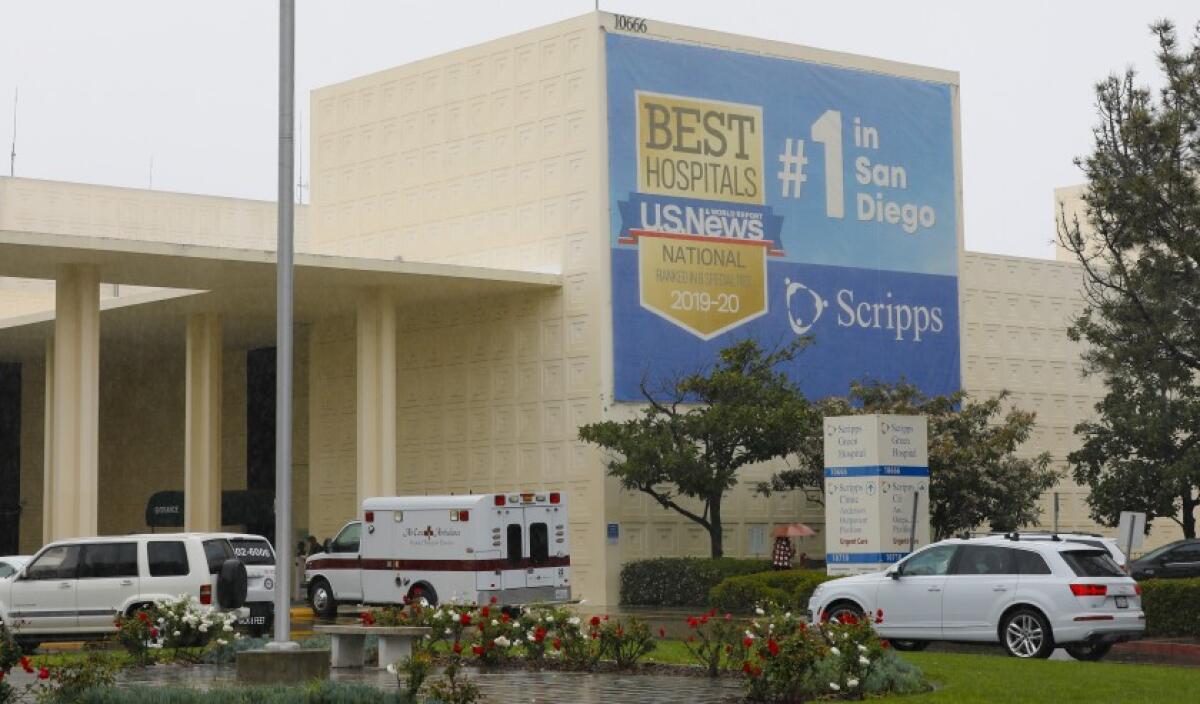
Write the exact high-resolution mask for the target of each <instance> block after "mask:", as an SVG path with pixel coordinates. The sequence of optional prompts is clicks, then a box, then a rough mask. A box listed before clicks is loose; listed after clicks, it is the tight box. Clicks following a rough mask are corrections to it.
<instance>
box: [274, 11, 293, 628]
mask: <svg viewBox="0 0 1200 704" xmlns="http://www.w3.org/2000/svg"><path fill="white" fill-rule="evenodd" d="M295 60H296V3H295V0H279V200H278V206H279V244H278V248H277V252H276V262H277V263H276V274H275V296H276V324H275V380H276V381H275V640H274V641H273V642H272V643H271V645H272V646H274V647H275V648H279V649H285V648H294V647H299V646H298V645H297V644H295V643H293V642H291V637H292V585H291V582H292V552H293V550H294V549H295V545H293V544H292V537H293V536H292V214H293V208H294V205H293V202H292V197H293V194H292V189H293V184H294V183H295V182H294V180H293V172H294V171H295V165H294V164H293V162H292V160H293V158H294V151H293V150H294V146H293V142H294V138H293V134H292V129H293V125H294V122H293V120H294V119H295V118H294V116H293V114H292V111H293V110H294V104H295V91H296V85H295V83H296V80H295V74H296V64H295Z"/></svg>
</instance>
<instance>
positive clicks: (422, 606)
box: [420, 597, 429, 608]
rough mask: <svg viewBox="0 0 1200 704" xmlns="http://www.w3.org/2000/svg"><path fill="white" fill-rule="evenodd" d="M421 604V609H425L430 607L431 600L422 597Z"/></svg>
mask: <svg viewBox="0 0 1200 704" xmlns="http://www.w3.org/2000/svg"><path fill="white" fill-rule="evenodd" d="M420 603H421V608H425V607H426V606H429V600H428V599H426V598H425V597H421V602H420Z"/></svg>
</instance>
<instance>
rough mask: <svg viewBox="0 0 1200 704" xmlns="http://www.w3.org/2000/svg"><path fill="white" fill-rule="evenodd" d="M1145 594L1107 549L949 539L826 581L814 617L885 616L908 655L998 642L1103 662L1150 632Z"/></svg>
mask: <svg viewBox="0 0 1200 704" xmlns="http://www.w3.org/2000/svg"><path fill="white" fill-rule="evenodd" d="M1141 593H1142V589H1141V587H1140V586H1139V585H1138V584H1137V583H1136V582H1134V581H1133V580H1132V579H1131V578H1130V577H1128V576H1127V575H1126V574H1125V573H1124V572H1123V571H1122V570H1121V568H1120V567H1118V566H1117V563H1116V562H1114V561H1113V559H1112V557H1111V556H1109V554H1108V551H1106V550H1102V549H1099V548H1094V547H1091V546H1085V545H1080V544H1079V543H1075V542H1071V541H1051V540H1024V539H1012V538H1005V537H996V536H993V537H987V538H976V539H967V540H963V539H955V540H944V541H941V542H938V543H934V544H933V545H930V546H928V547H926V548H924V549H922V550H919V551H918V552H915V553H913V554H912V555H910V556H908V557H907V558H905V559H904V560H902V561H901V562H899V563H897V564H895V565H893V566H892V567H890V568H888V569H887V570H885V571H883V572H873V573H871V574H863V575H856V576H853V577H844V578H842V579H835V580H831V581H828V582H825V583H824V584H822V585H820V586H818V587H817V589H816V590H815V591H814V592H813V595H812V598H811V599H810V600H809V604H808V610H809V618H810V619H820V618H822V617H825V618H833V619H837V618H841V617H843V616H844V615H845V614H855V615H858V616H862V615H863V614H868V613H870V614H874V613H876V610H882V611H883V621H882V623H880V624H878V625H877V626H876V630H877V631H878V632H879V634H880V635H881V636H883V637H885V638H887V639H889V640H890V641H891V642H892V643H893V644H894V645H895V646H896V647H897V648H898V649H901V650H921V649H923V648H924V647H925V646H927V645H928V644H929V643H930V642H931V641H938V640H940V641H963V642H983V643H997V642H998V643H1000V644H1001V645H1002V646H1003V647H1004V649H1005V650H1006V651H1007V652H1008V654H1009V655H1012V656H1014V657H1019V658H1045V657H1049V656H1050V653H1051V652H1052V651H1053V650H1054V648H1056V647H1063V648H1065V649H1066V650H1067V652H1068V653H1069V654H1070V655H1071V656H1072V657H1074V658H1076V659H1079V660H1098V659H1100V658H1102V657H1104V655H1105V654H1106V653H1108V651H1109V649H1111V648H1112V646H1113V644H1114V643H1117V642H1120V641H1124V640H1130V639H1133V638H1137V637H1140V636H1141V635H1142V633H1143V632H1144V631H1145V629H1146V616H1145V613H1144V612H1143V611H1142V599H1141Z"/></svg>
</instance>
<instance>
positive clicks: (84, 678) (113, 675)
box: [37, 650, 121, 704]
mask: <svg viewBox="0 0 1200 704" xmlns="http://www.w3.org/2000/svg"><path fill="white" fill-rule="evenodd" d="M43 669H45V668H43ZM120 669H121V667H120V665H118V664H117V663H116V662H114V661H113V659H112V658H110V657H108V656H107V654H106V653H101V652H97V651H95V650H89V651H88V652H87V654H86V655H85V656H84V658H83V659H82V660H74V661H67V662H65V663H63V664H62V665H59V666H58V667H56V668H55V669H54V670H53V671H50V672H48V673H47V674H48V675H49V676H48V677H47V678H45V682H46V686H45V688H43V689H41V690H40V691H38V692H37V700H38V702H41V703H43V704H74V702H77V701H79V699H80V695H82V694H83V693H84V692H86V691H88V690H91V689H95V688H103V687H112V686H113V684H114V683H115V682H116V681H117V671H118V670H120Z"/></svg>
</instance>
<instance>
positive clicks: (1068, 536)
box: [991, 533, 1129, 574]
mask: <svg viewBox="0 0 1200 704" xmlns="http://www.w3.org/2000/svg"><path fill="white" fill-rule="evenodd" d="M991 535H992V536H999V537H1005V536H1006V535H1008V534H1006V533H992V534H991ZM1056 538H1057V539H1058V540H1069V541H1071V542H1072V543H1080V544H1082V545H1090V546H1092V547H1094V548H1100V549H1102V550H1107V551H1108V554H1109V556H1110V557H1112V559H1113V562H1115V563H1117V566H1118V567H1120V568H1121V569H1122V570H1123V571H1124V572H1125V573H1126V574H1129V569H1128V565H1129V560H1128V558H1126V557H1125V553H1124V551H1122V550H1121V546H1120V545H1119V544H1118V543H1117V539H1116V538H1106V537H1104V536H1103V535H1100V534H1099V533H1018V534H1017V539H1018V540H1054V539H1056Z"/></svg>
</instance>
